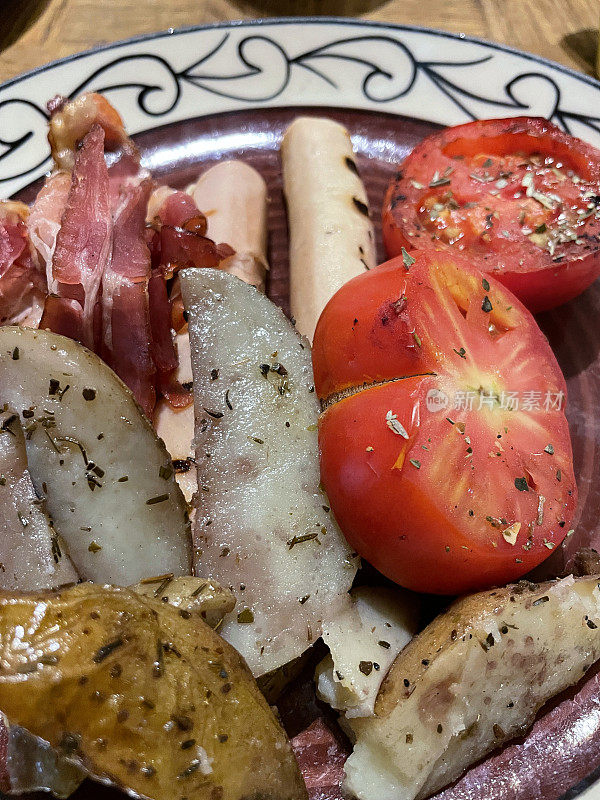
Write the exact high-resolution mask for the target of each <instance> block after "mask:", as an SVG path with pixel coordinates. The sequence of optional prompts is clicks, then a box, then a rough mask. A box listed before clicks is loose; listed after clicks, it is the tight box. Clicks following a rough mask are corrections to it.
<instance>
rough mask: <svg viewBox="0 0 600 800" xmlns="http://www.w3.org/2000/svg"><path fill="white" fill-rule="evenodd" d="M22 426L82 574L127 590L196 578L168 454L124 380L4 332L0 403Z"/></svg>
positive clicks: (35, 473) (56, 345)
mask: <svg viewBox="0 0 600 800" xmlns="http://www.w3.org/2000/svg"><path fill="white" fill-rule="evenodd" d="M5 403H6V404H8V406H10V407H11V408H13V409H14V410H15V411H16V413H18V414H20V415H21V417H22V418H23V419H24V421H25V423H26V433H27V436H26V448H27V462H28V469H29V472H30V473H31V478H32V480H33V484H34V486H35V490H36V493H37V494H38V496H39V497H42V498H44V499H45V501H46V504H47V507H48V512H49V514H50V516H51V518H52V520H53V521H54V523H55V525H56V528H57V530H58V531H59V532H60V534H61V536H62V537H63V538H64V540H65V541H66V543H67V546H68V549H69V555H70V557H71V559H72V561H73V564H74V565H75V568H76V569H77V572H78V573H79V575H80V576H81V577H82V578H84V579H86V580H93V581H97V582H98V583H116V584H120V585H127V584H130V583H134V582H135V581H138V580H140V579H142V578H146V577H148V576H150V575H158V574H160V573H164V572H173V573H174V574H176V575H185V574H189V573H190V572H191V539H190V533H189V526H188V520H187V511H186V506H185V501H184V498H183V496H182V494H181V491H180V490H179V487H178V486H177V483H176V482H175V479H174V476H173V468H172V465H171V458H170V456H169V454H168V453H167V451H166V448H165V446H164V444H163V443H162V441H161V440H160V439H159V438H158V437H157V436H156V434H155V432H154V430H153V428H152V426H151V425H150V423H149V422H148V420H147V419H146V418H145V417H144V416H143V414H142V412H141V411H140V409H139V407H138V405H137V404H136V402H135V400H134V398H133V395H132V394H131V392H130V391H129V389H128V388H127V387H126V386H125V384H124V383H123V382H122V381H121V380H119V378H118V377H117V376H116V375H115V373H114V372H113V371H112V370H111V369H110V368H109V367H108V366H107V365H106V364H105V363H104V362H103V361H102V360H101V359H99V358H98V356H96V355H94V354H93V353H90V352H89V351H88V350H86V348H85V347H83V346H82V345H80V344H79V343H78V342H74V341H73V340H71V339H67V338H65V337H64V336H58V335H57V334H55V333H51V332H50V331H41V330H31V329H26V328H16V327H1V328H0V404H2V405H3V404H5Z"/></svg>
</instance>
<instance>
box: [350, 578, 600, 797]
mask: <svg viewBox="0 0 600 800" xmlns="http://www.w3.org/2000/svg"><path fill="white" fill-rule="evenodd" d="M598 581H599V576H590V577H586V578H577V579H576V578H573V577H572V576H569V577H568V578H564V579H562V580H557V581H550V582H548V583H543V584H539V585H536V584H532V583H529V582H528V581H520V582H519V583H518V584H515V585H509V586H507V587H504V588H502V589H496V590H492V591H486V592H481V593H479V594H475V595H471V596H468V597H464V598H461V599H459V600H457V601H456V602H455V603H453V604H452V605H451V606H450V607H449V608H448V609H447V611H445V612H444V613H443V614H441V615H440V616H439V617H437V619H435V620H434V621H433V622H432V623H431V624H430V625H428V626H427V628H425V630H424V631H423V632H422V633H420V634H419V635H418V636H416V637H415V638H414V639H413V640H412V641H411V642H410V643H409V644H408V645H407V647H406V648H405V649H404V650H403V651H402V652H401V653H400V654H399V656H398V657H397V658H396V660H395V662H394V664H393V665H392V667H391V669H390V671H389V672H388V675H387V676H386V678H385V680H384V682H383V684H382V687H381V690H380V692H379V695H378V698H377V701H376V704H375V715H374V717H371V718H369V719H363V720H349V721H348V722H349V724H350V727H351V728H352V730H353V733H354V735H355V736H356V744H355V749H354V752H353V754H352V755H351V756H350V758H349V759H348V762H347V764H346V775H347V779H346V783H345V788H346V789H347V790H348V791H349V792H354V793H355V794H356V796H358V797H359V798H360V799H361V800H376V798H379V797H380V796H393V797H394V800H413V798H423V797H428V796H429V795H430V794H433V793H435V792H436V791H437V790H439V789H441V788H442V787H443V786H445V785H447V784H448V783H451V782H452V781H454V780H455V779H456V778H457V777H459V775H460V774H461V773H462V772H464V770H465V769H466V768H467V767H468V766H470V764H472V763H474V762H475V761H477V760H479V759H480V758H482V757H483V756H484V755H486V754H487V753H489V752H491V751H492V750H494V749H495V748H497V747H499V746H500V745H502V744H503V743H504V742H506V741H508V740H510V739H512V738H514V737H515V736H518V735H520V734H522V733H524V732H525V731H526V730H527V729H528V728H529V726H530V725H531V724H532V722H533V720H534V718H535V715H536V713H537V711H538V710H539V708H540V707H541V706H542V705H543V704H544V703H545V702H546V701H547V700H549V699H550V698H551V697H554V696H555V695H557V694H558V693H560V692H561V691H563V690H564V689H566V688H567V687H568V686H570V685H572V684H574V683H576V682H577V681H578V680H580V678H581V677H582V676H583V675H584V674H585V672H586V671H587V670H588V669H589V667H590V666H591V665H592V664H593V663H594V662H595V661H596V660H597V659H598V658H599V657H600V628H599V626H600V589H599V583H598Z"/></svg>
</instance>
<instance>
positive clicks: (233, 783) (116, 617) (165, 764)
mask: <svg viewBox="0 0 600 800" xmlns="http://www.w3.org/2000/svg"><path fill="white" fill-rule="evenodd" d="M0 660H1V663H2V671H1V672H0V707H1V708H2V709H3V711H4V712H5V714H6V716H7V718H8V719H9V721H10V722H11V723H14V724H18V725H20V726H22V727H23V728H25V729H26V730H28V731H30V732H31V733H32V734H33V735H35V736H38V737H40V738H41V739H43V740H44V741H46V742H49V744H50V745H51V746H52V747H54V748H56V750H57V752H58V753H59V755H60V756H61V757H62V758H64V759H66V760H67V761H69V762H70V763H73V764H75V765H76V766H78V767H80V768H81V769H82V770H83V771H84V772H85V773H86V774H87V775H89V776H90V777H92V778H95V779H96V780H99V781H100V782H102V783H107V784H111V785H114V786H118V787H121V788H123V789H125V791H127V792H128V793H129V794H130V795H132V796H137V797H149V798H152V799H153V800H173V798H181V797H184V796H185V797H187V798H189V800H215V798H217V797H218V798H219V799H220V800H244V799H246V800H251V798H253V799H254V800H256V798H258V797H261V798H264V800H305V799H306V790H305V788H304V783H303V781H302V778H301V776H300V773H299V770H298V767H297V764H296V762H295V759H294V756H293V753H292V750H291V747H290V744H289V742H288V741H287V738H286V735H285V733H284V731H283V729H282V728H281V727H280V725H279V723H278V722H277V720H276V719H275V717H274V715H273V713H272V711H271V709H270V708H269V706H268V704H267V703H266V701H265V699H264V697H263V696H262V695H261V693H260V691H259V689H258V687H257V685H256V683H255V681H254V680H253V678H252V676H251V674H250V671H249V669H248V667H247V666H246V664H245V662H244V660H243V659H242V658H241V656H240V655H239V654H238V653H237V652H236V651H235V650H234V649H233V648H232V647H230V646H229V645H228V644H227V643H226V642H224V641H223V640H222V639H221V638H220V637H219V636H218V635H217V634H216V633H215V632H214V631H213V630H211V629H210V628H209V626H208V625H206V624H204V623H203V622H202V620H201V619H200V617H199V615H197V614H194V613H191V612H189V611H188V610H187V609H185V608H175V607H174V606H172V605H171V604H170V603H164V602H162V601H160V600H158V599H154V598H149V597H142V596H141V595H139V594H138V593H137V592H134V591H131V590H129V589H122V588H118V587H109V586H103V587H101V586H96V585H94V584H91V583H84V584H79V585H77V586H75V587H73V588H70V589H66V590H63V591H61V592H48V591H46V592H37V593H17V594H11V593H7V592H0Z"/></svg>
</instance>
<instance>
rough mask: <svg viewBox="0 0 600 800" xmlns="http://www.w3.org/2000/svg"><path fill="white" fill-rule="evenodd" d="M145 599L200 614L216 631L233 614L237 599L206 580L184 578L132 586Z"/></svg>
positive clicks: (151, 580)
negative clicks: (151, 599) (231, 612)
mask: <svg viewBox="0 0 600 800" xmlns="http://www.w3.org/2000/svg"><path fill="white" fill-rule="evenodd" d="M131 588H132V589H134V590H135V591H136V592H137V593H138V594H141V595H143V596H144V597H151V598H154V599H156V600H160V601H161V602H163V603H170V604H171V605H172V606H175V608H181V609H184V610H185V611H188V612H189V613H190V614H198V615H199V616H200V617H201V618H202V619H203V620H204V622H206V624H207V625H210V627H211V628H217V627H218V626H219V625H220V624H221V622H222V621H223V617H224V616H225V614H229V612H230V611H233V608H234V606H235V597H234V595H233V592H231V591H230V590H229V589H225V588H224V587H223V586H220V585H219V584H218V583H217V582H216V581H210V580H208V579H207V578H195V577H192V576H191V575H185V576H184V577H182V578H174V577H173V575H157V576H156V577H155V578H146V579H145V580H143V581H140V583H138V584H136V585H135V586H132V587H131Z"/></svg>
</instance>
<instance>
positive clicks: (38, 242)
mask: <svg viewBox="0 0 600 800" xmlns="http://www.w3.org/2000/svg"><path fill="white" fill-rule="evenodd" d="M70 190H71V173H70V172H54V173H53V174H52V175H50V176H49V177H48V178H46V181H45V182H44V185H43V186H42V188H41V189H40V191H39V192H38V195H37V197H36V198H35V201H34V203H33V205H32V207H31V211H30V212H29V218H28V220H27V230H28V232H29V240H30V241H31V244H32V246H33V247H34V249H35V251H36V252H37V254H38V257H39V260H40V265H41V266H42V267H43V269H44V270H45V273H46V281H47V284H48V291H50V292H56V289H57V287H56V285H55V281H54V279H53V277H52V258H53V256H54V250H55V248H56V238H57V236H58V232H59V230H60V224H61V220H62V217H63V214H64V212H65V208H66V206H67V199H68V197H69V192H70Z"/></svg>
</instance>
